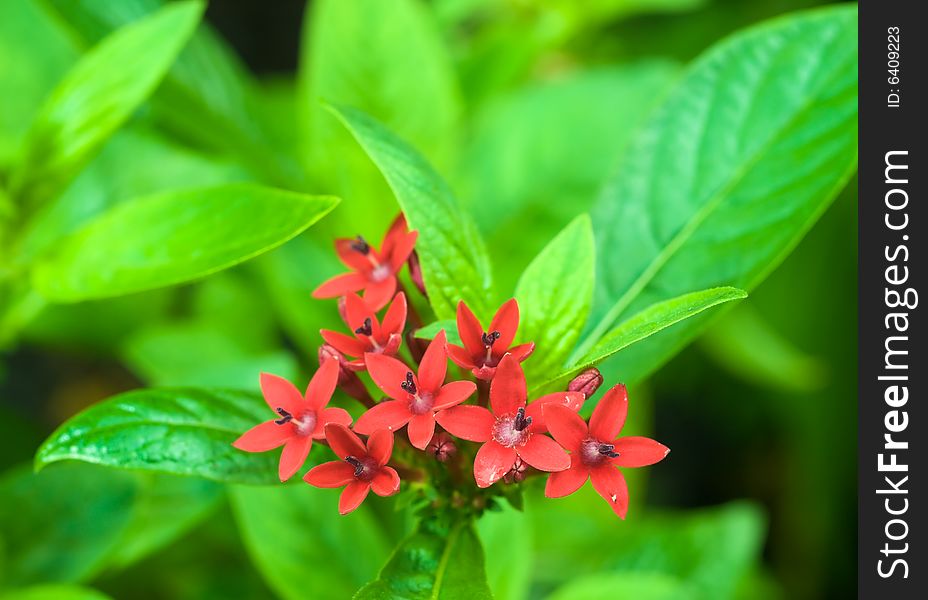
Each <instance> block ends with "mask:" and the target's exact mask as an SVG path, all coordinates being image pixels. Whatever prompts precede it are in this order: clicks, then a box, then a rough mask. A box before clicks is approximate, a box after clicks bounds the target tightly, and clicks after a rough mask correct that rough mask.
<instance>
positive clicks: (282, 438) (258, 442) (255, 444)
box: [232, 421, 294, 452]
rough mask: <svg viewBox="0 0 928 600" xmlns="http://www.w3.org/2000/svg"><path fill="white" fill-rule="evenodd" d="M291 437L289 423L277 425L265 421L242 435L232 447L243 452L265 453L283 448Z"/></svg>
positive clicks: (291, 431)
mask: <svg viewBox="0 0 928 600" xmlns="http://www.w3.org/2000/svg"><path fill="white" fill-rule="evenodd" d="M293 435H294V430H293V425H291V424H290V423H284V424H283V425H278V424H277V423H275V422H274V421H265V422H264V423H261V424H260V425H255V426H254V427H252V428H251V429H249V430H248V431H246V432H245V433H243V434H242V435H241V437H239V438H238V439H237V440H235V441H234V442H232V445H233V446H235V447H236V448H238V449H239V450H244V451H245V452H267V451H268V450H273V449H274V448H277V447H278V446H283V445H284V444H285V443H287V440H288V439H290V438H291V437H293Z"/></svg>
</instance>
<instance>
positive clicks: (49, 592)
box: [0, 583, 109, 600]
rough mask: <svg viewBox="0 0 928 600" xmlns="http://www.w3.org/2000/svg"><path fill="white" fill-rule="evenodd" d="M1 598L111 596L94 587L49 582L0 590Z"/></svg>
mask: <svg viewBox="0 0 928 600" xmlns="http://www.w3.org/2000/svg"><path fill="white" fill-rule="evenodd" d="M0 600H109V596H107V595H106V594H104V593H103V592H99V591H97V590H95V589H93V588H88V587H83V586H79V585H66V584H53V583H49V584H45V585H34V586H31V587H27V588H19V589H13V590H8V591H6V592H0Z"/></svg>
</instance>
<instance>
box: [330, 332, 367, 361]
mask: <svg viewBox="0 0 928 600" xmlns="http://www.w3.org/2000/svg"><path fill="white" fill-rule="evenodd" d="M319 333H320V334H321V335H322V339H324V340H325V341H326V342H327V343H328V344H329V345H330V346H332V347H334V348H335V349H336V350H338V351H339V352H341V353H342V354H347V355H348V356H364V353H365V352H367V351H368V350H370V349H371V347H370V346H368V345H367V344H365V343H364V342H362V341H361V340H359V339H357V338H353V337H351V336H349V335H345V334H344V333H339V332H337V331H331V330H329V329H321V330H320V331H319Z"/></svg>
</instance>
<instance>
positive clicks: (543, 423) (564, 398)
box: [525, 392, 586, 433]
mask: <svg viewBox="0 0 928 600" xmlns="http://www.w3.org/2000/svg"><path fill="white" fill-rule="evenodd" d="M585 398H586V397H585V396H584V395H583V394H581V393H580V392H555V393H553V394H546V395H544V396H542V397H541V398H538V399H537V400H532V401H531V402H529V403H528V406H527V407H526V409H525V415H526V416H528V417H531V418H532V424H531V425H530V426H529V429H530V431H531V432H532V433H547V432H548V431H549V429H548V426H547V419H546V418H545V415H544V411H543V410H542V409H544V407H545V406H547V405H554V404H558V405H560V406H563V407H565V408H568V409H570V410H572V411H574V412H577V411H579V410H580V409H581V408H582V407H583V401H584V399H585ZM584 426H585V425H584Z"/></svg>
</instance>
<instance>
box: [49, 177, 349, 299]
mask: <svg viewBox="0 0 928 600" xmlns="http://www.w3.org/2000/svg"><path fill="white" fill-rule="evenodd" d="M337 203H338V199H337V198H333V197H329V196H307V195H303V194H297V193H293V192H285V191H282V190H276V189H272V188H264V187H260V186H256V185H251V184H229V185H222V186H217V187H212V188H204V189H192V190H182V191H174V192H165V193H162V194H158V195H154V196H148V197H146V198H141V199H138V200H135V201H133V202H131V203H127V204H122V205H120V206H117V207H116V208H114V209H112V210H110V211H108V212H107V213H105V214H103V215H102V216H100V217H99V218H97V219H96V220H94V221H92V222H91V223H89V224H88V225H87V226H85V227H84V228H82V229H81V230H79V231H78V232H77V233H75V234H74V235H73V236H71V237H70V238H69V239H68V240H66V241H64V242H63V243H62V244H61V246H60V247H59V248H58V250H57V252H56V253H55V254H54V255H52V256H51V257H49V258H48V259H46V260H44V261H41V262H40V264H39V265H38V266H37V267H36V270H35V272H34V278H33V281H34V284H35V286H36V288H37V289H38V290H39V292H40V293H41V294H42V295H43V296H45V297H46V298H47V299H48V300H51V301H55V302H77V301H80V300H88V299H93V298H104V297H110V296H118V295H122V294H129V293H132V292H139V291H142V290H147V289H152V288H157V287H162V286H167V285H173V284H177V283H182V282H184V281H189V280H191V279H196V278H198V277H203V276H205V275H209V274H210V273H214V272H216V271H219V270H222V269H225V268H227V267H230V266H232V265H235V264H237V263H240V262H242V261H245V260H248V259H249V258H252V257H254V256H257V255H258V254H261V253H262V252H265V251H267V250H269V249H271V248H274V247H276V246H278V245H280V244H282V243H283V242H285V241H287V240H289V239H290V238H292V237H293V236H295V235H297V234H298V233H300V232H301V231H303V230H305V229H306V228H307V227H309V226H310V225H312V224H313V223H315V222H316V221H318V220H319V219H320V218H322V217H323V216H324V215H325V214H326V213H328V212H329V211H330V210H332V208H333V207H334V206H335V205H336V204H337Z"/></svg>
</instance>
